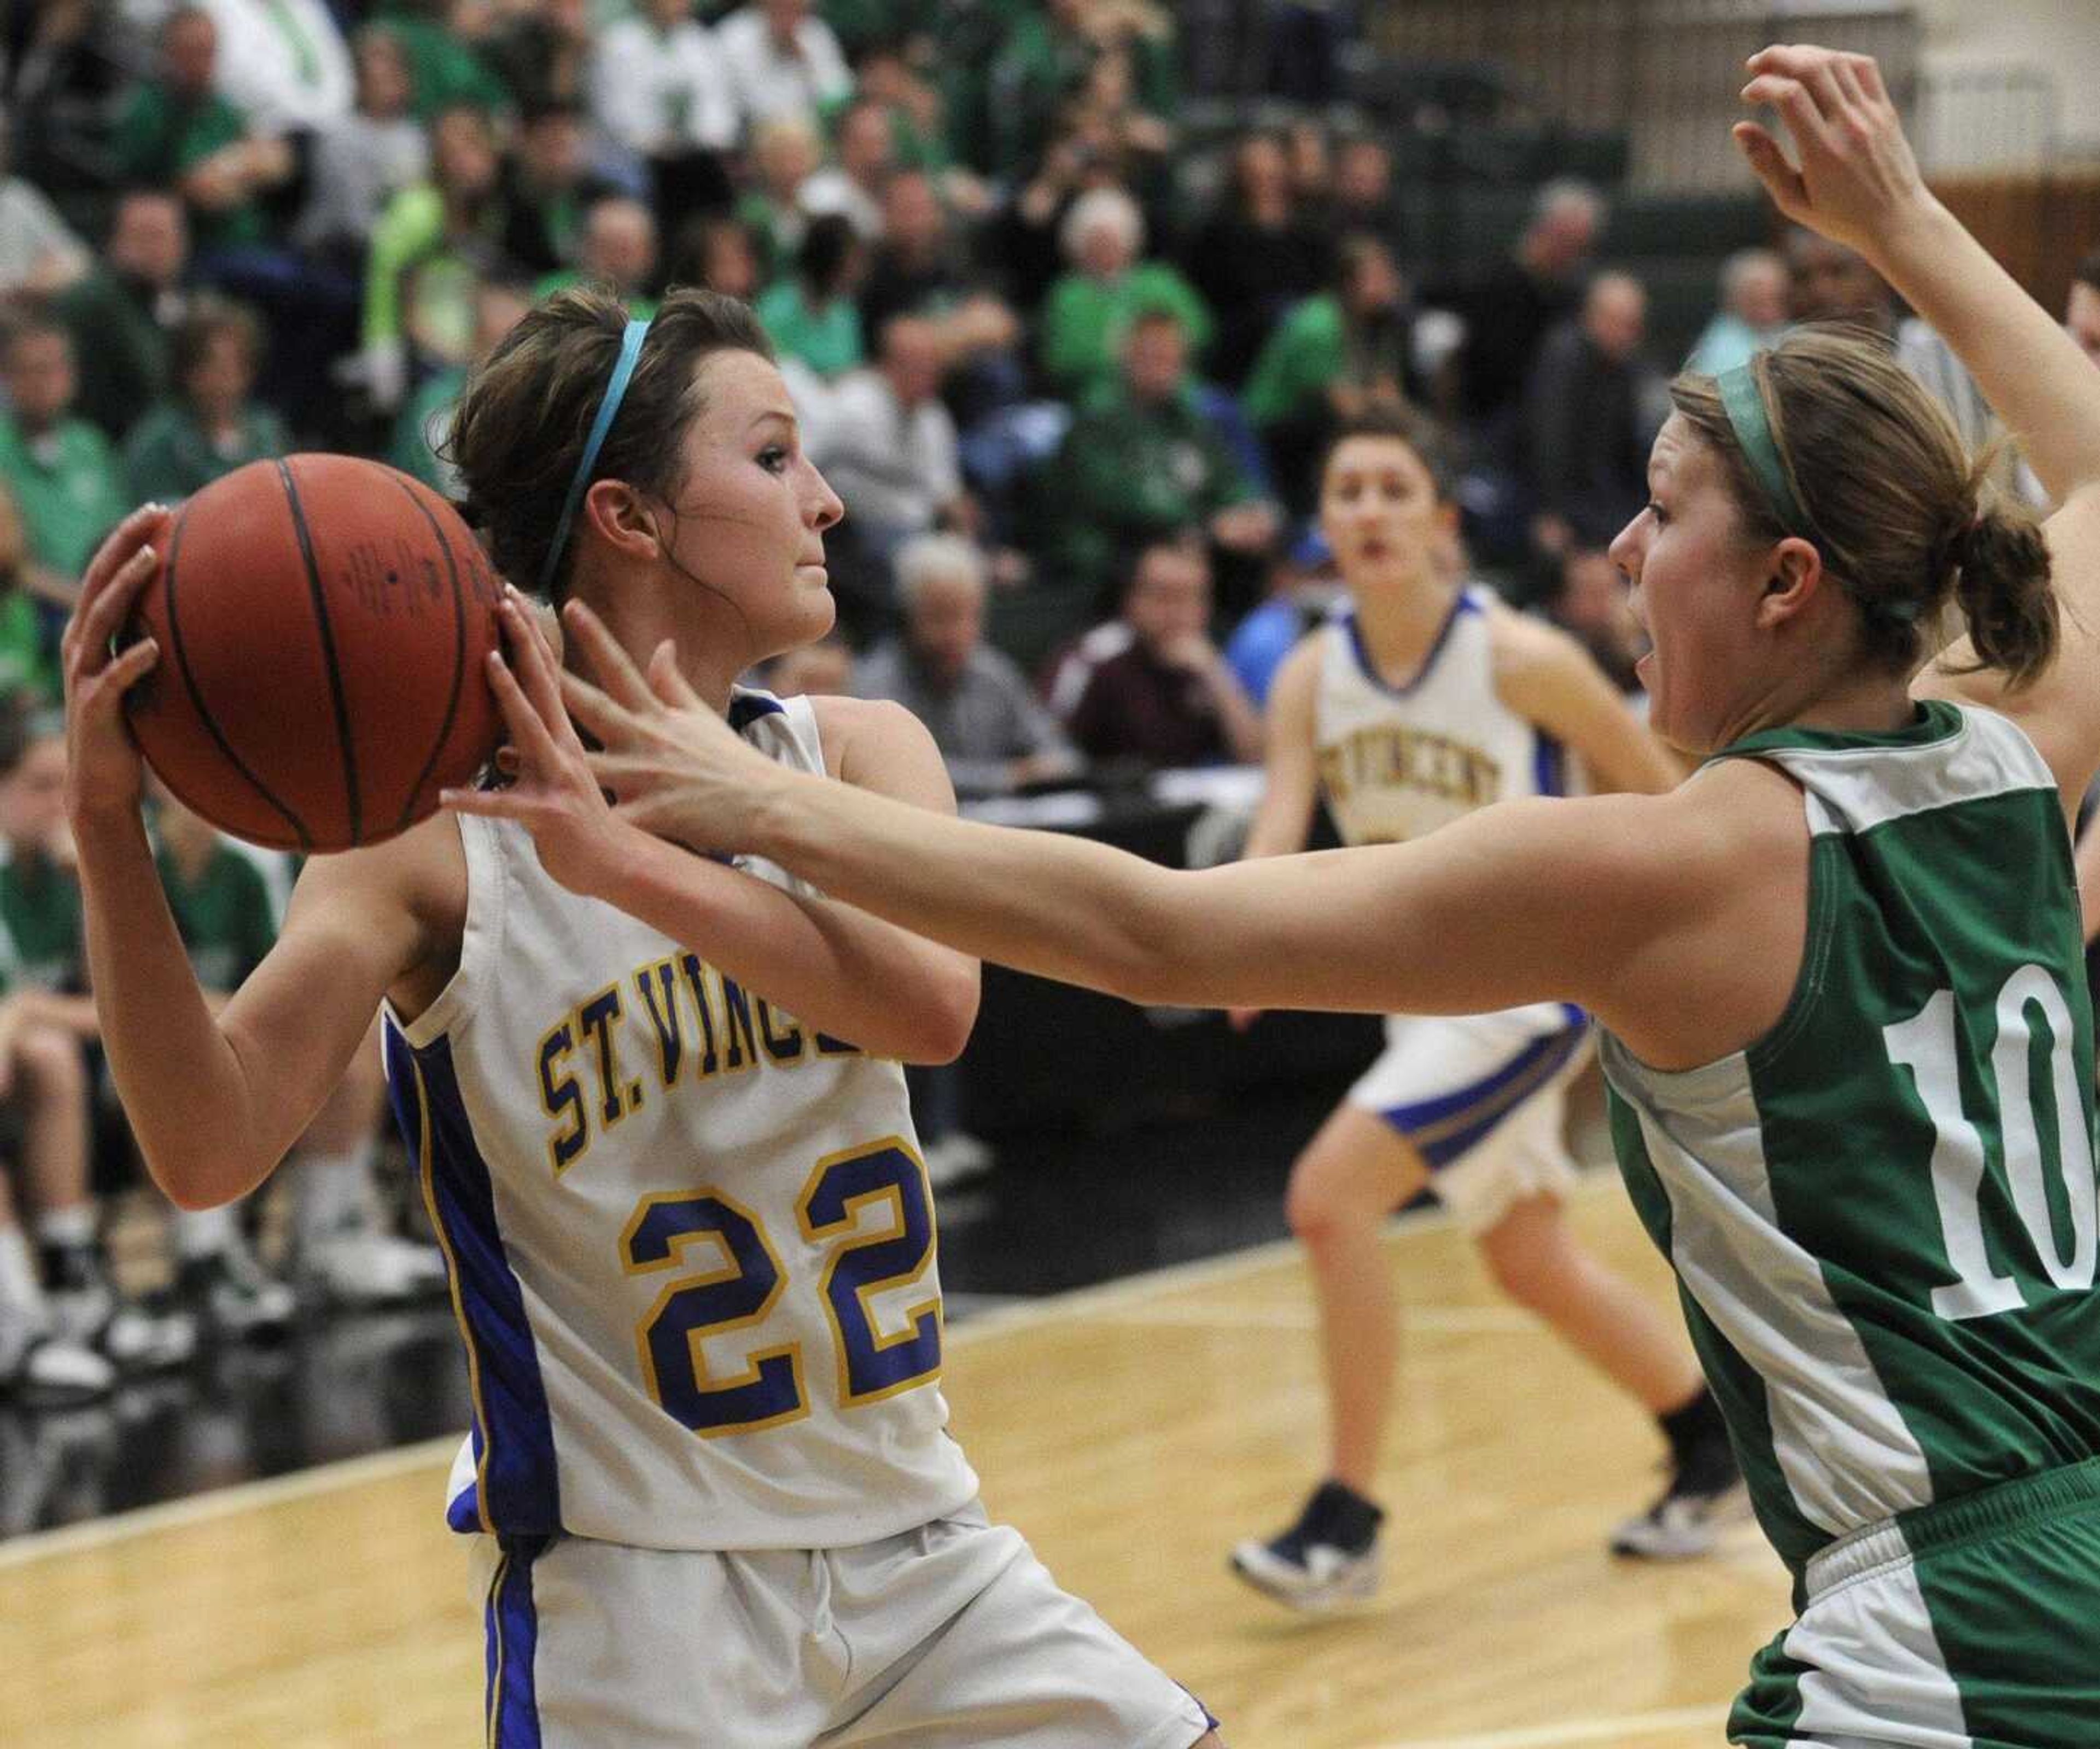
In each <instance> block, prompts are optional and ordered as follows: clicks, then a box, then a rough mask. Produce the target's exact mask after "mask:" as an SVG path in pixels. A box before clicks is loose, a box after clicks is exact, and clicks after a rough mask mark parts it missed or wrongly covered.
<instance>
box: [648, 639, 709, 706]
mask: <svg viewBox="0 0 2100 1749" xmlns="http://www.w3.org/2000/svg"><path fill="white" fill-rule="evenodd" d="M649 690H650V691H652V692H654V693H655V695H656V696H657V697H658V698H659V699H660V700H662V701H663V702H664V704H667V705H668V706H669V707H670V709H673V710H701V709H705V708H706V707H705V706H704V704H702V703H701V701H700V696H699V693H697V692H695V691H694V690H693V689H692V687H691V686H690V684H689V683H688V682H687V681H686V676H685V673H684V671H683V670H682V669H681V668H680V667H679V666H678V647H677V645H676V644H675V643H672V641H671V640H670V639H669V638H665V639H664V641H663V643H660V644H659V645H657V646H656V653H655V655H654V656H651V657H650V658H649Z"/></svg>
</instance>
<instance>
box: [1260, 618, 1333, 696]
mask: <svg viewBox="0 0 2100 1749" xmlns="http://www.w3.org/2000/svg"><path fill="white" fill-rule="evenodd" d="M1325 629H1326V628H1325V627H1321V628H1319V629H1315V630H1313V631H1310V632H1308V633H1307V634H1305V635H1304V637H1303V638H1299V640H1298V642H1297V643H1295V644H1293V645H1292V646H1291V647H1290V650H1289V651H1287V652H1286V654H1285V656H1284V658H1283V660H1282V661H1281V662H1279V663H1277V665H1276V673H1275V674H1274V675H1273V677H1272V678H1271V679H1270V681H1269V683H1268V696H1269V697H1270V698H1271V699H1277V698H1285V697H1296V696H1299V695H1300V694H1304V693H1309V692H1310V691H1312V687H1313V686H1314V684H1315V683H1316V682H1317V681H1318V679H1319V678H1320V659H1321V651H1322V648H1323V647H1324V645H1325V643H1326V639H1325V638H1322V637H1321V632H1322V631H1324V630H1325Z"/></svg>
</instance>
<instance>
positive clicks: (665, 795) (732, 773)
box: [562, 601, 782, 852]
mask: <svg viewBox="0 0 2100 1749" xmlns="http://www.w3.org/2000/svg"><path fill="white" fill-rule="evenodd" d="M562 625H563V627H564V629H566V630H567V634H568V635H569V637H570V638H571V639H573V640H574V642H575V644H576V651H577V654H578V655H579V656H580V657H581V658H582V659H583V661H584V662H585V665H588V666H589V669H590V670H591V672H592V673H593V674H595V675H597V676H598V681H599V682H600V683H599V685H598V686H593V685H592V684H591V683H590V682H589V681H586V680H585V679H584V678H582V677H581V676H580V675H578V674H575V673H573V672H566V671H565V672H564V673H563V674H562V699H563V700H564V702H565V703H566V704H567V706H568V709H569V711H570V713H571V715H573V716H574V717H575V718H576V721H577V722H580V723H581V724H582V725H583V726H584V727H585V728H586V729H588V730H589V731H590V732H591V734H592V735H594V736H595V737H597V740H598V748H599V750H598V751H597V752H594V753H589V754H588V755H586V757H587V759H588V761H589V766H590V771H591V773H592V775H593V777H594V778H595V779H596V780H597V781H598V783H599V784H601V785H602V786H603V787H604V788H606V789H607V790H609V791H611V793H612V794H613V796H614V797H615V798H616V805H615V807H614V809H613V812H614V814H615V816H616V817H617V818H618V819H620V820H622V821H624V822H625V823H627V824H631V825H634V826H638V827H640V828H642V830H643V831H645V832H650V833H655V835H656V836H657V837H661V838H668V839H671V840H673V841H675V842H677V843H680V844H683V845H685V846H687V847H688V848H690V849H692V850H703V851H721V852H734V851H737V850H743V849H746V848H748V844H749V841H750V833H751V825H750V823H751V820H752V809H753V807H754V806H755V804H756V803H757V801H758V799H759V798H760V797H761V795H762V794H763V793H764V792H765V788H766V786H767V785H768V784H771V783H774V782H775V781H777V780H779V777H780V775H781V772H782V767H781V766H779V765H777V764H775V763H774V762H773V761H772V760H770V759H769V758H767V757H765V755H764V754H763V753H760V752H759V751H758V750H757V749H756V748H754V747H752V745H751V744H749V743H748V742H747V741H746V740H744V739H743V736H741V735H739V734H738V733H737V732H736V731H735V730H734V729H732V728H730V726H729V724H728V723H727V722H725V721H724V720H723V718H722V717H721V713H720V712H718V711H717V710H716V709H714V708H713V707H712V706H711V705H710V704H708V701H707V700H705V699H704V698H702V697H701V696H699V693H697V692H695V691H694V690H693V688H692V687H691V686H690V685H689V684H688V683H687V682H686V677H685V675H684V674H682V673H681V672H680V671H679V668H678V652H677V648H676V647H674V646H673V644H672V643H671V642H670V641H669V640H668V638H667V639H665V640H664V643H660V644H659V645H658V646H657V647H656V650H655V654H654V655H652V656H651V657H650V659H649V666H648V669H647V670H646V673H645V672H644V671H643V670H642V669H637V667H636V666H635V665H634V661H633V658H632V657H631V656H629V655H628V653H627V651H625V650H624V649H623V648H622V647H620V643H619V642H618V640H616V639H615V638H614V637H613V635H612V634H611V632H609V631H607V629H606V626H605V622H604V621H602V620H601V619H599V618H598V616H597V615H596V614H594V613H593V612H591V610H590V609H589V607H585V605H584V604H583V603H581V602H580V601H572V602H571V603H569V604H568V606H567V607H566V608H564V609H563V610H562Z"/></svg>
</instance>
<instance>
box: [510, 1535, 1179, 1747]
mask: <svg viewBox="0 0 2100 1749" xmlns="http://www.w3.org/2000/svg"><path fill="white" fill-rule="evenodd" d="M474 1564H475V1568H476V1577H477V1579H478V1582H479V1591H478V1594H477V1601H478V1603H479V1605H480V1607H481V1608H482V1610H483V1619H484V1622H485V1625H486V1629H487V1641H488V1652H487V1670H488V1694H487V1707H488V1714H489V1716H488V1720H487V1727H488V1729H487V1741H488V1742H490V1743H492V1744H494V1745H496V1746H498V1749H512V1746H516V1749H524V1746H527V1745H532V1746H544V1749H700V1746H704V1749H851V1746H854V1745H864V1744H876V1743H880V1744H882V1745H884V1746H885V1749H898V1746H900V1745H903V1744H907V1743H908V1744H910V1745H911V1746H912V1749H1189V1745H1190V1744H1192V1743H1193V1742H1196V1741H1197V1740H1198V1738H1201V1737H1202V1735H1203V1734H1204V1733H1205V1732H1207V1730H1209V1729H1211V1723H1212V1721H1211V1719H1210V1717H1209V1716H1208V1715H1207V1713H1206V1712H1205V1711H1204V1710H1203V1708H1202V1706H1201V1705H1200V1704H1199V1703H1198V1702H1197V1701H1196V1699H1195V1698H1194V1697H1193V1696H1192V1695H1190V1694H1189V1692H1188V1691H1187V1690H1186V1689H1183V1688H1181V1687H1180V1685H1177V1684H1176V1683H1174V1682H1172V1681H1169V1680H1168V1679H1167V1676H1164V1675H1162V1673H1161V1672H1159V1671H1158V1670H1157V1669H1156V1668H1154V1666H1153V1665H1152V1664H1151V1663H1149V1662H1148V1661H1147V1660H1146V1659H1145V1658H1143V1657H1141V1656H1140V1654H1138V1652H1137V1651H1136V1650H1135V1649H1134V1648H1133V1647H1132V1645H1130V1644H1129V1643H1128V1642H1127V1641H1125V1640H1124V1639H1123V1637H1122V1636H1120V1635H1118V1633H1116V1632H1115V1631H1114V1629H1113V1628H1110V1626H1109V1625H1108V1623H1105V1622H1104V1621H1103V1620H1102V1619H1101V1617H1100V1616H1098V1615H1096V1614H1095V1613H1094V1612H1093V1610H1092V1609H1090V1608H1089V1607H1088V1606H1087V1605H1085V1604H1084V1603H1082V1602H1081V1601H1079V1599H1078V1598H1076V1597H1071V1596H1070V1595H1068V1594H1067V1593H1065V1592H1063V1591H1061V1590H1060V1589H1059V1588H1058V1587H1057V1582H1056V1581H1055V1580H1054V1579H1052V1578H1051V1576H1050V1575H1049V1573H1048V1570H1046V1569H1045V1568H1044V1567H1043V1564H1042V1563H1041V1562H1040V1561H1038V1560H1037V1559H1036V1558H1035V1555H1034V1553H1033V1552H1031V1551H1030V1548H1029V1547H1028V1544H1027V1543H1026V1541H1025V1540H1024V1539H1022V1537H1021V1534H1020V1533H1019V1532H1018V1531H1017V1530H1012V1529H1011V1528H1009V1527H1008V1526H1004V1525H994V1524H991V1523H990V1522H987V1520H986V1517H985V1513H984V1509H983V1508H982V1506H979V1505H974V1504H973V1505H972V1506H970V1507H969V1508H966V1509H965V1510H964V1512H962V1513H959V1514H958V1515H957V1516H956V1517H953V1518H948V1519H941V1520H937V1521H936V1522H933V1523H932V1524H929V1525H925V1526H921V1527H920V1529H918V1530H911V1531H907V1532H906V1533H905V1534H904V1535H901V1536H894V1537H889V1538H887V1539H884V1540H883V1541H880V1542H877V1543H870V1544H864V1545H862V1546H859V1547H856V1548H832V1549H818V1550H800V1549H794V1550H787V1549H765V1550H756V1551H752V1552H743V1553H721V1552H707V1551H701V1550H686V1549H658V1548H633V1547H629V1546H628V1545H627V1544H618V1543H602V1542H594V1541H592V1540H589V1539H585V1538H581V1537H567V1536H562V1537H554V1538H552V1539H537V1538H533V1539H520V1538H510V1539H497V1538H495V1537H491V1536H483V1537H480V1538H478V1539H476V1549H475V1560H474Z"/></svg>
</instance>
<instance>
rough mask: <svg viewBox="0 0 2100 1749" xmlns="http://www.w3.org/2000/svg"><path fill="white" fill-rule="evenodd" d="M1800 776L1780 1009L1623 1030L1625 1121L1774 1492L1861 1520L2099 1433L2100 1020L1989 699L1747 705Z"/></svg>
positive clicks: (1708, 1360)
mask: <svg viewBox="0 0 2100 1749" xmlns="http://www.w3.org/2000/svg"><path fill="white" fill-rule="evenodd" d="M1715 757H1717V758H1755V759H1759V760H1762V761H1764V762H1767V764H1770V765H1772V766H1776V767H1778V768H1779V769H1780V770H1781V771H1785V773H1786V774H1787V775H1788V776H1789V777H1791V778H1792V779H1793V780H1794V781H1795V782H1796V783H1797V784H1799V785H1800V786H1801V788H1802V793H1803V801H1804V805H1805V806H1806V808H1807V817H1808V826H1809V830H1810V833H1811V850H1810V856H1809V895H1808V930H1807V943H1806V945H1805V947H1804V949H1803V952H1802V965H1801V969H1800V973H1799V975H1798V978H1797V980H1796V983H1795V985H1794V990H1793V996H1792V998H1791V1000H1789V1003H1788V1005H1787V1008H1786V1011H1785V1014H1784V1015H1782V1016H1781V1018H1780V1021H1779V1022H1778V1024H1777V1025H1776V1026H1775V1027H1773V1028H1772V1029H1771V1031H1770V1032H1769V1033H1767V1035H1766V1036H1764V1037H1763V1038H1762V1039H1760V1040H1758V1042H1757V1043H1756V1044H1754V1045H1751V1046H1750V1047H1749V1049H1746V1050H1743V1051H1739V1052H1737V1053H1735V1054H1734V1055H1732V1056H1729V1057H1726V1058H1721V1059H1719V1060H1718V1061H1716V1062H1710V1063H1708V1064H1706V1065H1705V1066H1703V1067H1700V1068H1696V1069H1692V1070H1687V1071H1683V1072H1679V1073H1669V1072H1664V1071H1657V1070H1653V1069H1650V1068H1648V1067H1645V1066H1644V1065H1643V1064H1642V1063H1640V1062H1639V1061H1637V1060H1636V1059H1635V1058H1634V1056H1633V1055H1632V1053H1630V1052H1629V1051H1628V1050H1627V1049H1626V1047H1625V1046H1624V1045H1621V1044H1620V1043H1619V1041H1618V1040H1616V1039H1613V1038H1611V1037H1609V1036H1605V1037H1604V1040H1603V1041H1602V1050H1603V1061H1604V1072H1605V1075H1606V1077H1607V1079H1608V1082H1609V1084H1610V1087H1611V1091H1612V1101H1611V1103H1612V1140H1613V1142H1614V1144H1615V1146H1616V1147H1617V1152H1618V1156H1619V1162H1620V1166H1621V1171H1622V1172H1623V1173H1624V1174H1625V1177H1626V1184H1627V1186H1628V1189H1629V1190H1630V1192H1631V1193H1632V1196H1633V1200H1634V1204H1635V1208H1637V1210H1638V1211H1639V1214H1640V1217H1641V1219H1642V1221H1643V1224H1644V1225H1645V1226H1647V1227H1648V1231H1649V1233H1650V1234H1651V1235H1652V1237H1653V1239H1655V1242H1656V1243H1657V1245H1658V1246H1659V1247H1660V1248H1661V1250H1662V1251H1663V1252H1664V1254H1665V1256H1667V1257H1669V1258H1670V1261H1671V1264H1672V1265H1673V1266H1674V1268H1675V1270H1676V1272H1677V1277H1678V1283H1679V1293H1680V1296H1681V1297H1682V1299H1683V1304H1684V1310H1685V1315H1686V1317H1687V1319H1688V1321H1689V1323H1690V1324H1691V1327H1692V1339H1693V1341H1694V1343H1695V1345H1696V1347H1697V1349H1698V1350H1699V1355H1700V1358H1701V1362H1702V1363H1704V1365H1705V1369H1706V1376H1707V1378H1708V1379H1709V1380H1710V1382H1711V1384H1712V1385H1713V1387H1714V1394H1715V1395H1716V1396H1717V1397H1718V1398H1719V1400H1720V1402H1721V1406H1722V1407H1723V1411H1725V1412H1726V1414H1727V1419H1728V1424H1729V1428H1730V1430H1731V1432H1732V1434H1733V1436H1734V1438H1735V1442H1736V1449H1737V1452H1738V1455H1740V1458H1741V1460H1742V1464H1743V1470H1744V1473H1745V1476H1746V1477H1748V1478H1749V1485H1750V1491H1751V1495H1752V1497H1753V1499H1754V1501H1755V1504H1756V1506H1757V1508H1758V1517H1759V1519H1760V1520H1761V1521H1762V1524H1763V1526H1764V1527H1765V1530H1766V1532H1767V1535H1769V1536H1770V1537H1771V1540H1772V1543H1773V1544H1774V1546H1775V1547H1776V1548H1777V1549H1778V1550H1779V1552H1780V1555H1781V1556H1782V1557H1785V1559H1786V1560H1787V1561H1788V1562H1789V1564H1790V1565H1792V1566H1794V1567H1795V1569H1796V1570H1797V1572H1798V1570H1799V1569H1800V1567H1801V1566H1802V1563H1804V1562H1805V1561H1807V1557H1809V1556H1810V1555H1811V1554H1813V1553H1814V1552H1815V1551H1816V1550H1817V1549H1818V1548H1821V1547H1823V1546H1824V1544H1828V1543H1829V1542H1830V1541H1831V1540H1832V1539H1834V1538H1836V1537H1838V1536H1840V1535H1843V1534H1844V1533H1846V1531H1849V1530H1855V1529H1857V1528H1858V1527H1860V1526H1863V1525H1866V1524H1870V1523H1873V1522H1876V1521H1877V1520H1881V1519H1884V1518H1887V1517H1890V1516H1891V1515H1893V1514H1895V1513H1902V1512H1906V1511H1909V1510H1912V1509H1913V1508H1919V1507H1923V1506H1927V1505H1930V1504H1935V1503H1936V1502H1939V1501H1942V1500H1945V1499H1951V1498H1953V1497H1954V1496H1957V1495H1962V1494H1966V1493H1970V1492H1972V1491H1974V1490H1977V1489H1979V1488H1983V1487H1988V1486H1991V1485H1992V1484H1993V1483H1996V1482H2005V1481H2007V1480H2009V1479H2011V1478H2013V1477H2022V1476H2027V1475H2031V1474H2034V1473H2037V1472H2040V1471H2042V1470H2046V1469H2054V1468H2055V1467H2056V1466H2058V1465H2059V1464H2071V1463H2076V1462H2078V1461H2080V1460H2083V1459H2086V1458H2089V1457H2092V1456H2093V1455H2095V1454H2096V1453H2100V1296H2095V1295H2094V1294H2093V1292H2092V1289H2093V1270H2094V1245H2095V1228H2096V1226H2100V1186H2096V1181H2095V1177H2094V1168H2093V1038H2092V1023H2091V1011H2090V1009H2089V1005H2088V1002H2087V998H2086V991H2085V967H2084V960H2083V955H2082V951H2081V947H2082V935H2081V931H2080V922H2079V909H2078V898H2077V892H2076V886H2075V883H2074V881H2073V877H2072V873H2071V846H2070V842H2069V839H2068V836H2067V833H2066V832H2065V830H2064V822H2063V808H2062V803H2061V801H2060V799H2059V797H2058V792H2057V788H2056V783H2055V780H2054V778H2053V777H2052V776H2051V775H2050V773H2049V768H2048V766H2046V765H2045V764H2044V763H2043V762H2042V760H2041V757H2040V755H2039V754H2038V753H2036V751H2035V749H2034V747H2033V745H2032V743H2031V742H2029V741H2028V740H2027V737H2026V735H2024V734H2023V733H2022V732H2021V731H2020V730H2019V729H2018V727H2016V726H2015V725H2014V723H2012V722H2010V721H2009V720H2008V719H2006V718H2004V717H2001V716H1999V715H1997V714H1996V713H1994V712H1991V711H1986V710H1978V709H1960V708H1957V707H1956V706H1954V705H1952V704H1944V703H1940V702H1936V701H1935V702H1930V703H1926V704H1921V705H1920V706H1919V707H1918V711H1917V718H1916V720H1915V721H1914V722H1913V723H1912V725H1911V726H1910V727H1907V728H1905V729H1902V730H1899V731H1895V732H1893V733H1890V734H1885V735H1873V734H1836V733H1827V732H1820V731H1802V730H1783V731H1770V732H1767V733H1763V734H1759V735H1752V736H1749V738H1747V739H1745V740H1741V741H1738V742H1736V744H1734V745H1732V746H1731V747H1728V748H1726V749H1723V751H1722V752H1721V753H1718V754H1717V755H1716V756H1715Z"/></svg>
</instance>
